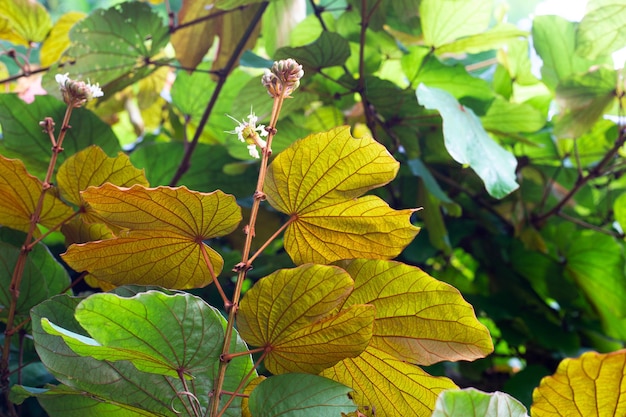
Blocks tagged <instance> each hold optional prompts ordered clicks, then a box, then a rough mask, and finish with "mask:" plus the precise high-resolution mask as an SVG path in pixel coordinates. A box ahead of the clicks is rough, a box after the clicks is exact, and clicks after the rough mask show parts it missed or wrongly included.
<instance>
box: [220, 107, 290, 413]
mask: <svg viewBox="0 0 626 417" xmlns="http://www.w3.org/2000/svg"><path fill="white" fill-rule="evenodd" d="M283 101H284V96H280V97H277V98H275V99H274V105H273V106H272V115H271V119H270V124H269V126H268V128H267V130H268V133H269V134H268V136H267V144H266V146H265V148H263V152H262V154H263V156H262V158H261V166H260V168H259V177H258V179H257V185H256V191H255V192H254V201H253V203H252V209H251V211H250V222H249V223H248V227H247V228H246V229H247V233H246V242H245V244H244V248H243V254H242V256H241V263H240V264H239V265H240V266H241V267H240V268H238V270H237V283H236V284H235V291H234V293H233V299H232V304H230V305H229V306H226V307H227V308H226V309H227V311H228V323H227V324H226V329H225V331H224V346H223V348H222V357H221V361H220V366H219V369H218V374H217V378H216V380H215V385H214V387H213V399H212V402H211V413H210V416H211V417H217V416H219V415H220V414H219V404H220V396H221V392H222V387H223V386H224V377H225V376H226V368H227V367H228V361H226V360H225V355H228V354H229V352H230V344H231V340H232V336H233V328H234V326H235V318H236V315H237V309H238V308H239V299H240V297H241V288H242V286H243V282H244V280H245V279H246V273H247V272H248V269H250V265H249V257H250V247H251V246H252V239H253V238H254V228H255V225H256V219H257V215H258V212H259V206H260V205H261V201H262V200H264V199H265V194H264V193H263V185H264V184H265V176H266V175H267V165H268V162H269V157H270V155H271V153H272V151H271V149H272V148H271V146H272V139H273V138H274V135H275V134H276V122H277V121H278V115H279V114H280V110H281V108H282V106H283Z"/></svg>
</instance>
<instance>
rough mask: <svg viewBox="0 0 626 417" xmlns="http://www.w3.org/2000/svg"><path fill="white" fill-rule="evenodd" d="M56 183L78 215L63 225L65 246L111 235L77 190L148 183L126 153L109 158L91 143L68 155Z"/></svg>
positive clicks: (141, 171)
mask: <svg viewBox="0 0 626 417" xmlns="http://www.w3.org/2000/svg"><path fill="white" fill-rule="evenodd" d="M57 182H58V186H59V192H60V194H61V197H62V198H63V199H65V200H66V201H68V202H70V203H72V204H74V205H76V206H78V207H79V208H80V214H78V216H77V218H75V219H72V221H71V222H68V223H67V224H65V225H64V226H63V228H62V229H61V231H62V232H63V234H64V235H65V243H66V245H70V244H72V243H85V242H90V241H92V240H101V239H109V238H111V237H112V236H111V231H110V230H109V229H108V228H107V227H106V226H104V225H102V224H98V223H102V220H101V219H100V218H98V217H97V216H96V215H94V213H93V209H92V208H91V207H90V206H89V205H87V204H85V202H84V201H83V199H82V197H81V195H80V192H81V191H83V190H86V189H87V188H88V187H90V186H100V185H102V184H104V183H107V182H108V183H111V184H115V185H119V186H122V187H127V186H131V185H134V184H141V185H145V186H147V185H148V180H147V179H146V176H145V174H144V172H143V170H140V169H137V168H135V167H134V166H133V165H132V164H131V163H130V160H129V159H128V156H127V155H125V154H123V153H121V152H120V153H119V154H118V156H116V157H115V158H109V157H108V156H107V155H106V153H104V151H103V150H102V149H101V148H99V147H98V146H95V145H92V146H90V147H88V148H86V149H83V150H82V151H80V152H78V153H76V154H74V155H72V156H70V157H69V158H67V159H66V160H65V162H63V164H62V165H61V166H60V167H59V171H58V172H57Z"/></svg>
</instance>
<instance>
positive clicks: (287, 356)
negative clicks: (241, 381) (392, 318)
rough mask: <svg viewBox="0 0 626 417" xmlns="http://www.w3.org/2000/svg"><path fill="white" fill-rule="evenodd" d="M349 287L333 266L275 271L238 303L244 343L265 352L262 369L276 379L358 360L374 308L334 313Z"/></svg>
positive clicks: (347, 279) (344, 275)
mask: <svg viewBox="0 0 626 417" xmlns="http://www.w3.org/2000/svg"><path fill="white" fill-rule="evenodd" d="M352 285H353V281H352V279H351V278H350V276H349V275H348V274H347V273H346V272H345V271H343V270H342V269H340V268H337V267H334V266H324V265H312V264H307V265H302V266H300V267H297V268H294V269H282V270H279V271H276V272H275V273H273V274H270V275H268V276H267V277H265V278H263V279H261V280H260V281H259V282H257V283H256V285H255V286H254V287H252V289H251V290H249V291H248V292H247V293H246V295H245V297H244V298H243V300H242V301H241V305H240V307H239V312H238V315H237V328H238V329H239V334H240V335H241V337H243V339H244V340H245V341H246V342H247V343H248V344H251V345H254V346H263V347H266V349H267V352H268V353H267V356H266V358H265V362H264V364H265V367H266V368H267V369H268V370H270V371H271V372H272V373H274V374H280V373H286V372H306V373H318V372H319V371H321V370H322V369H324V368H328V367H329V366H332V365H334V364H336V363H337V362H338V361H340V360H342V359H344V358H348V357H355V356H358V355H359V354H360V353H361V352H362V351H363V350H364V349H365V348H366V347H367V344H368V342H369V340H370V338H371V335H372V323H373V320H374V308H373V307H372V306H367V305H354V306H351V307H350V308H347V309H344V310H343V311H341V312H338V307H339V305H340V304H341V303H342V302H343V300H344V299H345V298H346V296H347V295H348V294H349V292H350V290H351V289H352ZM268 300H272V302H271V303H269V302H268Z"/></svg>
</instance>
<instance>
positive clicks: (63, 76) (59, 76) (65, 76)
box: [54, 72, 70, 88]
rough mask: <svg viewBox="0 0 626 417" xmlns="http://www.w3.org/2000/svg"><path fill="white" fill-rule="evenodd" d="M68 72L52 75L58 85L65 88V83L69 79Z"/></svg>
mask: <svg viewBox="0 0 626 417" xmlns="http://www.w3.org/2000/svg"><path fill="white" fill-rule="evenodd" d="M69 74H70V73H69V72H66V73H65V74H57V75H55V76H54V79H55V80H56V82H57V83H59V87H61V88H65V84H67V82H68V81H69V80H70V77H68V75H69Z"/></svg>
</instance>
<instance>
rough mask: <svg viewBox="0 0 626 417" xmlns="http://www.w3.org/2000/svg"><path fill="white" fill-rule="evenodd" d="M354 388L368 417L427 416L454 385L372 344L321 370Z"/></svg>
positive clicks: (355, 396)
mask: <svg viewBox="0 0 626 417" xmlns="http://www.w3.org/2000/svg"><path fill="white" fill-rule="evenodd" d="M320 375H322V376H325V377H327V378H330V379H333V380H335V381H337V382H340V383H342V384H344V385H347V386H349V387H351V388H352V389H354V393H353V394H352V398H353V399H354V402H355V403H356V404H358V406H359V411H360V412H361V413H363V414H365V415H366V416H368V417H374V416H375V417H397V416H407V417H408V416H415V417H417V416H429V415H431V413H432V411H433V410H434V408H435V402H436V401H437V397H438V396H439V394H440V393H441V392H442V391H444V390H447V389H452V388H456V385H455V384H454V383H453V382H452V381H450V380H449V379H448V378H443V377H434V376H431V375H428V374H427V373H426V372H424V371H423V370H422V369H421V368H419V367H417V366H415V365H411V364H409V363H406V362H404V361H401V360H399V359H397V358H394V357H393V356H391V355H389V354H388V353H386V352H384V351H381V350H378V349H376V348H374V347H372V346H370V347H368V348H367V349H366V350H365V352H363V353H362V354H361V355H359V356H358V357H357V358H353V359H344V360H343V361H341V362H339V363H338V364H337V365H335V366H334V367H332V368H329V369H326V370H324V371H322V373H321V374H320Z"/></svg>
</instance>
